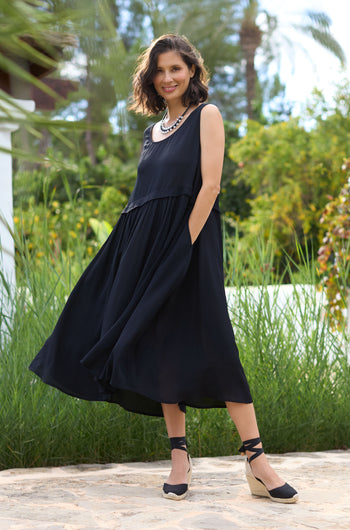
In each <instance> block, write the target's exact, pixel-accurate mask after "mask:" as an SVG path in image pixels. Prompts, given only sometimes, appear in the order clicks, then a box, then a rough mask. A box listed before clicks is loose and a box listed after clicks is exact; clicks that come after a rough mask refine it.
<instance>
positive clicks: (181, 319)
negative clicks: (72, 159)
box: [30, 35, 297, 503]
mask: <svg viewBox="0 0 350 530" xmlns="http://www.w3.org/2000/svg"><path fill="white" fill-rule="evenodd" d="M133 88H134V101H133V103H132V104H131V106H130V108H132V109H133V110H135V111H136V112H140V113H142V114H151V115H154V114H158V113H159V112H160V111H164V110H166V112H165V115H164V116H163V119H162V120H161V121H160V122H158V123H155V124H154V125H153V126H150V127H147V129H146V130H145V132H144V139H143V150H142V153H141V158H140V163H139V167H138V175H137V181H136V184H135V187H134V190H133V192H132V194H131V196H130V198H129V201H128V204H127V205H126V207H125V208H124V210H123V212H122V214H121V216H120V218H119V220H118V222H117V223H116V225H115V227H114V228H113V231H112V233H111V234H110V236H109V237H108V239H107V240H106V241H105V243H104V245H103V246H102V247H101V249H100V251H99V252H98V253H97V255H96V256H95V258H94V259H93V260H92V262H91V263H90V264H89V266H88V267H87V269H86V270H85V271H84V273H83V274H82V276H81V278H80V279H79V281H78V283H77V284H76V286H75V287H74V289H73V291H72V293H71V294H70V296H69V298H68V300H67V303H66V305H65V307H64V309H63V311H62V314H61V316H60V318H59V320H58V322H57V324H56V327H55V329H54V331H53V333H52V335H51V336H50V337H49V338H48V339H47V341H46V342H45V344H44V346H43V347H42V349H41V350H40V351H39V353H38V354H37V356H36V357H35V359H34V360H33V362H32V363H31V365H30V369H31V370H33V371H34V372H35V373H36V374H38V375H39V376H40V377H41V378H42V380H43V381H44V382H45V383H47V384H50V385H52V386H55V387H57V388H59V389H60V390H62V391H64V392H66V393H68V394H70V395H73V396H76V397H79V398H82V399H88V400H105V401H109V402H115V403H119V404H120V405H121V406H123V407H124V408H125V409H127V410H130V411H133V412H138V413H141V414H148V415H153V416H164V418H165V422H166V427H167V431H168V436H169V438H170V445H171V458H172V470H171V473H170V475H169V478H168V480H167V482H166V483H165V484H164V485H163V495H164V497H166V498H169V499H174V500H179V499H183V498H184V497H185V496H186V494H187V491H188V487H189V483H190V479H191V473H192V463H191V459H190V456H189V454H188V451H187V446H186V438H185V412H186V405H189V406H193V407H199V408H211V407H227V409H228V412H229V414H230V416H231V418H232V420H233V421H234V422H235V424H236V427H237V429H238V432H239V434H240V436H241V438H242V440H244V441H243V445H242V448H241V451H242V452H244V453H245V454H246V456H247V459H246V473H247V479H248V482H249V486H250V489H251V492H252V493H253V494H256V495H262V496H266V497H269V498H271V499H272V500H274V501H277V502H288V503H290V502H295V501H296V500H297V492H296V491H295V490H294V489H293V488H292V487H291V486H289V485H288V484H286V483H285V482H284V481H283V480H281V479H280V478H279V477H278V475H277V474H276V473H275V472H274V471H273V470H272V468H271V467H270V465H269V463H268V461H267V459H266V456H265V454H264V452H263V449H262V445H261V442H260V438H259V431H258V427H257V423H256V419H255V412H254V407H253V403H252V398H251V394H250V391H249V386H248V383H247V380H246V377H245V375H244V371H243V368H242V366H241V363H240V360H239V354H238V350H237V346H236V343H235V339H234V334H233V331H232V325H231V322H230V318H229V315H228V311H227V304H226V297H225V290H224V278H223V262H222V260H223V256H222V238H221V225H220V222H221V221H220V209H219V202H218V196H219V191H220V179H221V172H222V164H223V156H224V142H225V139H224V129H223V123H222V118H221V115H220V112H219V110H218V109H217V107H216V106H214V105H210V104H207V103H205V101H206V99H207V95H208V87H207V73H206V70H205V68H204V66H203V61H202V59H201V57H200V55H199V53H198V52H197V51H196V50H195V49H194V48H193V47H192V45H191V44H190V43H189V42H188V40H187V39H186V38H185V37H179V36H176V35H164V36H162V37H160V38H159V39H157V40H155V41H154V42H153V43H152V44H151V45H150V47H149V48H148V49H147V50H146V52H145V53H144V54H143V55H142V56H141V57H140V61H139V65H138V68H137V69H136V72H135V75H134V81H133Z"/></svg>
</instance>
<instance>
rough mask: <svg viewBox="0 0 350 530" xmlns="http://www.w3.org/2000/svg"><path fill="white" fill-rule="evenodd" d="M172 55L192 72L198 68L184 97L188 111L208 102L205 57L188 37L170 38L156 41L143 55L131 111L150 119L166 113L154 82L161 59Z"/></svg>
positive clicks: (170, 36)
mask: <svg viewBox="0 0 350 530" xmlns="http://www.w3.org/2000/svg"><path fill="white" fill-rule="evenodd" d="M168 51H175V52H177V53H178V54H179V55H180V56H181V58H182V60H183V61H184V62H185V63H186V65H187V66H188V68H191V66H192V65H195V73H194V76H193V77H192V78H191V79H190V83H189V85H188V88H187V90H186V92H185V93H184V95H183V96H182V103H183V105H184V106H185V107H187V106H188V105H198V104H199V103H201V102H203V101H206V99H207V98H208V81H209V75H208V72H207V70H206V68H205V66H204V63H203V59H202V56H201V54H200V53H199V52H198V50H196V49H195V47H194V46H192V44H191V43H190V41H189V40H188V39H187V37H185V36H184V35H174V34H167V35H162V36H161V37H159V38H158V39H155V40H153V41H152V42H151V44H150V46H149V47H148V48H147V49H146V50H145V51H144V52H143V53H142V54H141V55H140V57H139V60H138V64H137V67H136V70H135V73H134V76H133V96H132V101H131V103H130V105H129V106H128V109H130V110H134V111H135V112H137V113H139V114H146V115H148V116H150V115H152V114H158V112H161V111H163V110H165V108H166V102H165V100H164V99H163V98H162V96H160V95H159V94H158V92H157V91H156V89H155V88H154V85H153V79H154V76H155V74H156V70H157V64H158V55H159V54H161V53H164V52H168Z"/></svg>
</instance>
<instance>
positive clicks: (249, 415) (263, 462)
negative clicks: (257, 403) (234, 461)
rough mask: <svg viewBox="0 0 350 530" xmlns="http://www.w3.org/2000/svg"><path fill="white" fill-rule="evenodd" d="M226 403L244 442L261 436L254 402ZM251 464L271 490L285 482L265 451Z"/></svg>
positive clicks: (254, 471)
mask: <svg viewBox="0 0 350 530" xmlns="http://www.w3.org/2000/svg"><path fill="white" fill-rule="evenodd" d="M225 403H226V406H227V410H228V412H229V414H230V416H231V418H232V420H233V422H234V423H235V424H236V427H237V430H238V433H239V435H240V437H241V440H242V442H243V441H245V440H250V439H252V438H258V437H260V434H259V429H258V424H257V421H256V417H255V410H254V405H253V403H234V402H232V401H225ZM261 446H262V444H261V443H260V444H258V445H257V446H256V447H261ZM253 454H254V453H252V452H251V451H247V452H246V455H247V457H250V456H252V455H253ZM250 466H251V468H252V471H253V473H254V475H255V476H256V477H258V478H260V479H261V480H262V481H263V482H264V484H265V486H266V487H267V489H269V490H271V489H274V488H278V487H279V486H283V484H284V483H285V481H284V480H282V479H281V478H280V477H279V476H278V475H277V473H276V472H275V471H274V470H273V469H272V467H271V466H270V464H269V463H268V461H267V458H266V455H265V453H264V454H262V455H260V456H259V457H257V458H254V460H252V461H251V463H250Z"/></svg>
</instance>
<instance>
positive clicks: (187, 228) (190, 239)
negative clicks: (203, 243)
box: [186, 219, 193, 247]
mask: <svg viewBox="0 0 350 530" xmlns="http://www.w3.org/2000/svg"><path fill="white" fill-rule="evenodd" d="M186 231H187V237H188V241H189V243H190V246H191V247H192V245H193V243H192V238H191V232H190V228H189V225H188V219H187V220H186Z"/></svg>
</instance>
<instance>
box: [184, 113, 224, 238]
mask: <svg viewBox="0 0 350 530" xmlns="http://www.w3.org/2000/svg"><path fill="white" fill-rule="evenodd" d="M200 141H201V171H202V186H201V189H200V190H199V193H198V195H197V198H196V202H195V204H194V206H193V209H192V212H191V215H190V217H189V222H188V226H189V231H190V234H191V239H192V243H194V242H195V240H196V239H197V237H198V235H199V234H200V232H201V230H202V228H203V226H204V224H205V222H206V220H207V219H208V217H209V214H210V212H211V210H212V208H213V206H214V203H215V199H216V197H217V196H218V194H219V193H220V182H221V173H222V166H223V162H224V151H225V132H224V124H223V121H222V117H221V114H220V111H219V109H218V108H217V107H216V106H215V105H206V106H205V107H204V108H203V109H202V111H201V123H200Z"/></svg>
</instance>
